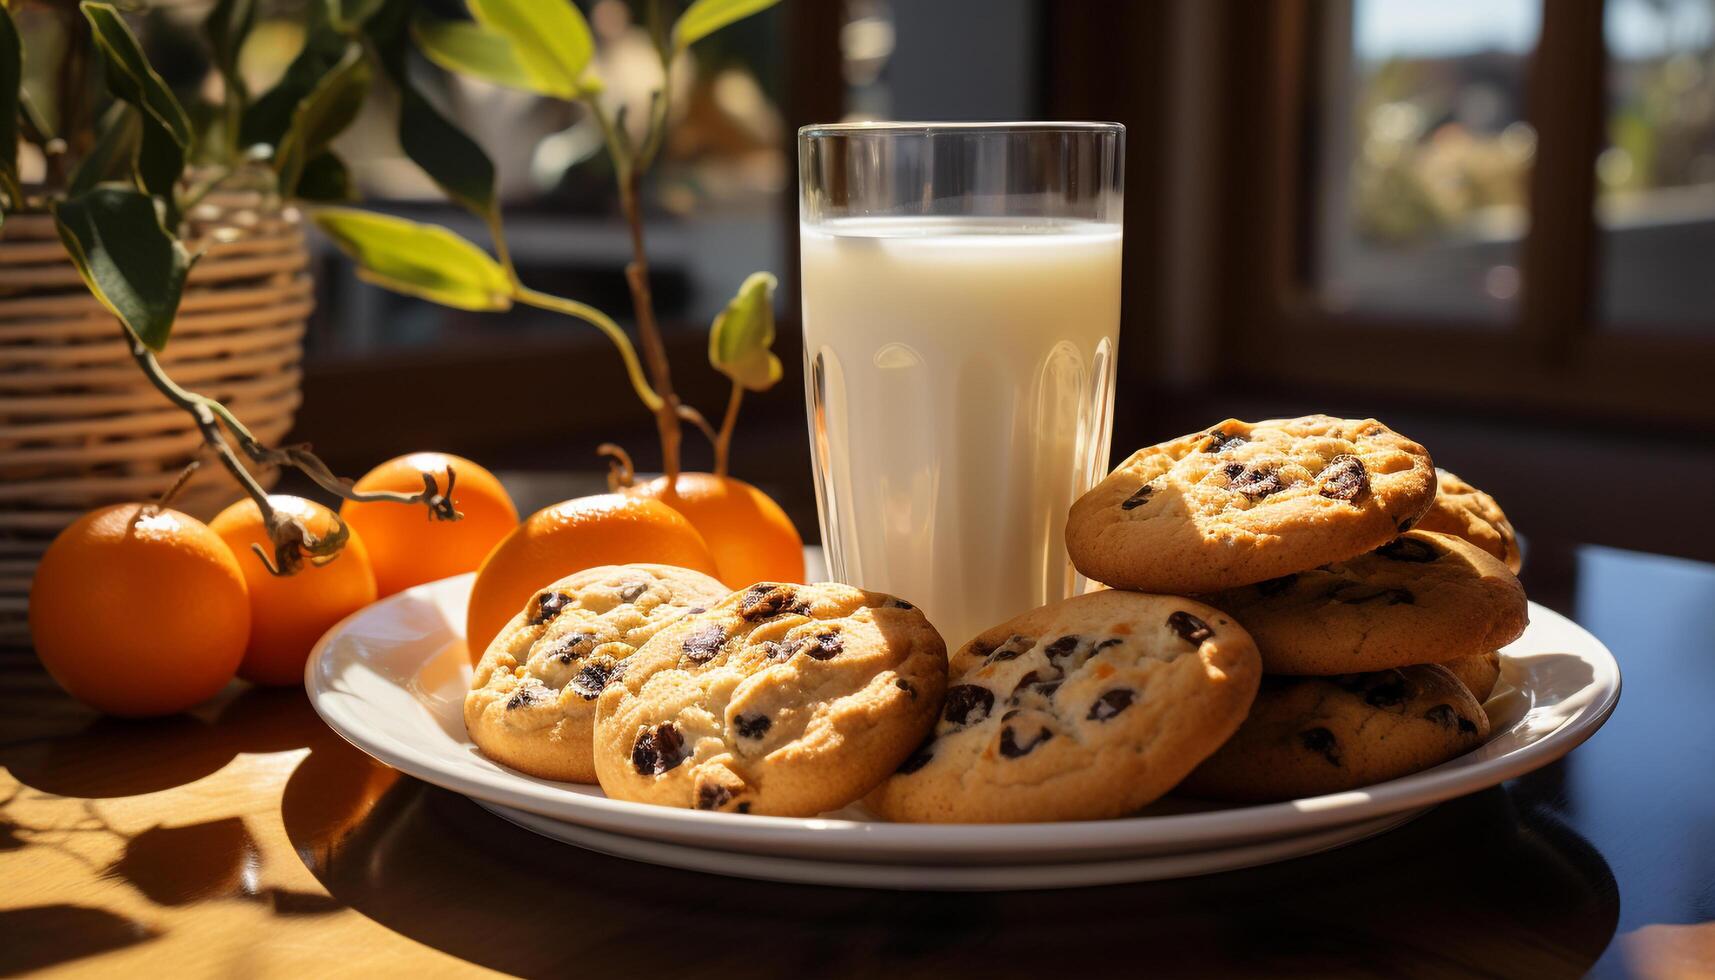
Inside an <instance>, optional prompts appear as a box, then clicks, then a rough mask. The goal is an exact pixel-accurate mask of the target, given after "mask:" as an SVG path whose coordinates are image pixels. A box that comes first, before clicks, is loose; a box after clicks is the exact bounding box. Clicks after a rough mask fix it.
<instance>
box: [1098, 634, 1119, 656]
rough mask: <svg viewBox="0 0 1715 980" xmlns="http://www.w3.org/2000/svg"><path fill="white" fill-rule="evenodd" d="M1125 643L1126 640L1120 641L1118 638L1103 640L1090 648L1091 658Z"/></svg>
mask: <svg viewBox="0 0 1715 980" xmlns="http://www.w3.org/2000/svg"><path fill="white" fill-rule="evenodd" d="M1124 642H1125V641H1124V640H1122V639H1120V638H1119V637H1117V636H1110V637H1108V638H1107V639H1105V640H1103V641H1102V642H1100V643H1098V644H1096V645H1095V646H1093V647H1091V648H1090V656H1092V657H1093V656H1095V655H1096V654H1098V653H1101V652H1102V651H1103V650H1106V649H1107V648H1108V647H1117V646H1119V645H1120V644H1121V643H1124Z"/></svg>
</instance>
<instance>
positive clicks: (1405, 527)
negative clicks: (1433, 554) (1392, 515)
mask: <svg viewBox="0 0 1715 980" xmlns="http://www.w3.org/2000/svg"><path fill="white" fill-rule="evenodd" d="M1416 524H1417V518H1415V517H1407V518H1405V519H1404V520H1402V521H1400V522H1399V533H1401V534H1404V533H1405V532H1407V531H1409V530H1411V529H1412V527H1414V526H1415V525H1416Z"/></svg>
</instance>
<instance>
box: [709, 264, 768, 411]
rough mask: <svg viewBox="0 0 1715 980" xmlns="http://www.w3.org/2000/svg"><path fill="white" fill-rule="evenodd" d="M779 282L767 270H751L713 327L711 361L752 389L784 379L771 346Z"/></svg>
mask: <svg viewBox="0 0 1715 980" xmlns="http://www.w3.org/2000/svg"><path fill="white" fill-rule="evenodd" d="M776 285H777V281H776V280H775V278H774V277H773V276H772V275H769V274H768V273H766V272H753V273H751V275H750V278H748V279H746V280H745V281H744V285H742V286H740V287H738V295H736V296H734V297H733V298H732V300H731V301H730V302H728V303H727V305H726V309H724V310H722V311H721V312H720V315H718V316H716V317H715V322H714V324H713V325H712V326H711V327H709V363H710V364H713V365H714V367H715V370H716V371H719V372H720V373H722V374H724V375H726V376H727V377H729V378H731V379H732V380H733V382H734V383H735V384H740V385H743V386H744V387H746V388H748V389H750V390H751V391H767V390H768V389H769V388H772V387H774V383H775V382H776V381H779V380H780V372H781V368H780V358H778V357H775V356H774V352H773V351H772V350H770V349H769V348H771V347H773V346H774V287H775V286H776Z"/></svg>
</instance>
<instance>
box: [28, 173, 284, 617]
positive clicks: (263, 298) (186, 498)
mask: <svg viewBox="0 0 1715 980" xmlns="http://www.w3.org/2000/svg"><path fill="white" fill-rule="evenodd" d="M186 244H187V245H188V246H189V247H191V248H192V249H193V251H194V250H196V249H199V248H200V249H204V250H206V251H205V254H204V255H203V257H202V259H201V261H199V262H198V263H197V264H196V266H195V267H194V268H193V269H192V270H191V275H190V278H189V280H188V282H187V283H186V286H185V292H184V299H183V302H182V304H181V306H180V310H179V317H178V320H177V323H176V324H175V326H174V328H173V338H172V341H171V342H170V343H169V344H168V345H167V349H166V351H165V353H164V354H162V355H161V358H160V360H161V363H162V364H163V365H165V366H166V368H167V371H168V373H169V374H170V375H171V376H172V377H173V379H174V380H175V381H177V382H178V383H180V384H181V385H184V386H185V387H187V388H190V389H192V390H193V391H197V392H200V393H202V394H206V395H210V396H212V397H215V398H218V399H220V400H221V401H222V402H224V403H225V404H226V405H227V406H228V407H230V408H231V409H232V410H233V412H234V413H235V414H236V415H237V416H238V417H239V419H241V420H242V421H243V422H244V423H245V424H246V425H247V426H249V427H250V428H251V430H252V431H253V432H255V434H256V436H257V437H258V438H260V439H262V440H264V441H266V442H269V443H275V442H277V441H278V440H280V438H281V437H283V436H284V435H285V434H286V431H287V430H288V429H290V428H291V425H292V413H293V411H295V410H296V408H297V406H298V398H299V381H300V378H301V374H300V362H301V360H302V348H303V335H304V325H305V321H306V319H307V318H308V316H309V314H310V310H311V306H312V304H313V302H314V299H313V295H312V289H311V282H310V276H309V272H308V266H309V255H308V252H307V251H306V249H305V246H304V235H303V230H302V228H301V226H300V224H299V221H298V217H297V215H296V214H295V213H294V212H291V211H286V212H281V211H278V210H274V209H269V208H266V207H264V206H263V201H262V198H260V197H259V196H253V195H242V194H233V195H223V196H217V197H216V198H211V199H210V200H209V201H206V202H204V203H203V204H202V205H199V206H198V207H197V208H196V209H195V210H194V211H192V213H191V214H190V216H189V227H188V229H187V243H186ZM122 330H123V328H122V327H121V326H120V325H119V324H118V322H117V321H116V320H114V319H113V317H112V316H111V315H109V314H108V313H107V312H106V311H105V310H104V309H102V307H101V306H100V305H99V304H98V303H96V301H95V300H94V298H92V297H91V296H90V295H89V293H88V292H87V291H85V289H84V286H83V282H82V280H81V279H79V278H78V274H77V270H76V269H74V268H73V267H72V265H71V262H70V260H69V259H68V258H67V257H66V254H65V250H64V249H63V248H62V246H61V245H60V241H59V237H58V235H56V234H55V232H54V227H53V222H52V220H51V219H49V218H48V217H46V216H42V215H28V214H24V215H8V216H7V217H6V221H5V224H4V226H0V642H4V643H14V642H18V641H20V640H22V639H24V638H25V637H26V635H27V630H26V626H25V611H26V600H27V596H28V593H29V588H30V577H31V575H32V574H33V573H34V570H35V564H36V561H37V559H38V558H40V556H41V553H42V551H43V550H45V549H46V548H47V546H48V543H49V542H50V541H52V540H53V537H54V535H55V534H57V533H59V531H60V530H61V529H62V528H64V527H65V526H66V525H67V524H69V523H71V522H72V521H73V520H75V519H76V518H77V517H78V515H80V514H82V513H83V512H84V511H87V510H89V509H90V508H92V507H97V506H100V505H103V504H109V503H117V502H122V501H127V500H147V499H150V498H151V497H153V496H155V495H157V494H159V493H161V492H162V491H164V490H165V489H166V488H167V487H168V486H170V485H171V484H172V482H173V481H174V480H175V479H176V478H177V477H178V475H179V473H180V471H181V470H182V469H183V468H184V466H185V465H186V464H187V463H188V462H189V461H190V460H191V459H192V458H193V457H195V456H197V455H198V450H199V447H200V446H201V438H200V437H199V436H198V434H197V432H196V429H195V427H194V426H193V425H192V423H191V420H190V418H189V417H188V416H187V415H186V414H185V413H184V412H182V411H180V410H179V409H177V408H175V407H174V406H172V405H171V404H169V403H168V402H167V401H166V400H165V399H164V398H162V397H161V395H160V393H159V392H157V391H155V389H154V388H153V387H151V386H150V384H149V382H148V381H147V379H145V378H144V377H143V374H142V372H141V371H139V370H138V368H137V366H136V364H135V363H134V362H133V361H132V360H131V357H130V354H129V353H128V351H127V348H126V344H125V341H124V340H123V337H122ZM209 462H210V463H211V464H212V462H213V461H212V460H209ZM257 476H258V477H259V478H261V479H263V480H264V481H265V482H269V483H271V482H272V480H273V479H274V477H275V474H272V473H266V472H262V473H258V474H257ZM238 492H239V491H238V489H237V487H236V485H235V484H233V482H232V481H231V478H230V477H228V476H227V475H226V473H225V472H224V471H223V470H222V469H221V468H220V467H219V466H218V465H205V466H204V467H203V468H202V469H201V470H199V471H198V472H197V473H196V474H195V476H193V477H192V479H191V480H190V482H189V483H188V484H187V485H186V487H185V488H184V490H183V491H182V492H181V493H180V494H179V496H178V497H177V498H176V499H175V501H174V504H173V506H175V507H177V508H178V509H180V510H184V511H186V512H188V513H191V514H194V515H196V516H198V517H202V518H205V519H206V518H207V517H209V516H212V515H213V513H214V512H215V511H217V510H218V509H219V508H220V507H222V506H224V505H225V504H226V503H228V502H230V501H231V500H233V499H235V498H236V497H237V495H238Z"/></svg>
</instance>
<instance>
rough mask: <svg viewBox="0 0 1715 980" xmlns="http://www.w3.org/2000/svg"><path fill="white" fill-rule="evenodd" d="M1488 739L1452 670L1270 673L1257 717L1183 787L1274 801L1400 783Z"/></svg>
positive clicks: (1215, 795)
mask: <svg viewBox="0 0 1715 980" xmlns="http://www.w3.org/2000/svg"><path fill="white" fill-rule="evenodd" d="M1488 735H1489V718H1488V716H1487V715H1486V714H1484V713H1483V707H1482V705H1480V704H1478V703H1477V699H1476V698H1475V697H1473V696H1472V695H1471V692H1470V691H1467V690H1466V689H1465V686H1464V685H1463V684H1461V683H1459V679H1458V678H1457V677H1454V676H1453V674H1452V673H1451V672H1450V671H1448V670H1447V669H1446V668H1444V667H1441V666H1438V665H1435V664H1419V665H1415V666H1411V667H1401V668H1399V669H1397V670H1383V671H1376V672H1373V673H1367V674H1348V675H1345V676H1341V677H1276V676H1270V677H1268V678H1265V679H1264V681H1263V685H1262V690H1261V691H1260V692H1258V694H1257V697H1256V703H1255V705H1253V706H1252V707H1251V712H1250V717H1248V718H1246V719H1245V723H1244V724H1243V725H1241V726H1240V727H1239V730H1238V732H1237V734H1235V735H1234V736H1233V737H1232V739H1231V740H1230V741H1228V742H1227V744H1225V745H1223V746H1221V749H1220V751H1218V752H1216V753H1215V754H1214V755H1212V756H1210V757H1209V759H1208V761H1206V762H1204V763H1203V764H1202V765H1200V766H1198V767H1197V769H1196V771H1195V772H1193V773H1191V775H1190V777H1189V778H1187V779H1186V780H1185V782H1184V783H1183V784H1181V785H1180V787H1179V788H1178V789H1177V790H1176V791H1175V792H1176V793H1177V794H1178V795H1180V796H1191V797H1196V798H1199V799H1210V800H1227V801H1233V802H1240V803H1265V802H1270V801H1274V800H1291V799H1298V798H1300V797H1306V796H1320V795H1322V794H1324V793H1338V792H1341V791H1342V790H1349V789H1357V788H1358V787H1360V786H1369V785H1372V784H1374V783H1379V782H1384V781H1386V780H1389V779H1397V778H1399V777H1400V776H1406V775H1410V774H1411V773H1414V772H1419V771H1421V770H1424V769H1428V768H1430V767H1431V766H1437V765H1440V764H1441V763H1443V762H1446V761H1447V760H1448V759H1451V758H1453V757H1454V756H1457V755H1461V754H1463V753H1465V752H1469V751H1470V750H1471V749H1474V748H1476V747H1477V746H1479V745H1481V744H1482V743H1483V740H1484V739H1485V738H1487V737H1488Z"/></svg>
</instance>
